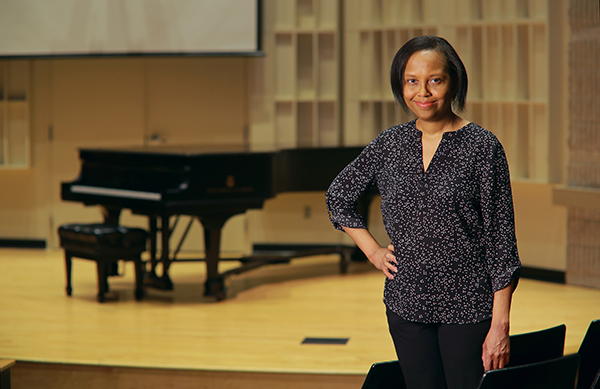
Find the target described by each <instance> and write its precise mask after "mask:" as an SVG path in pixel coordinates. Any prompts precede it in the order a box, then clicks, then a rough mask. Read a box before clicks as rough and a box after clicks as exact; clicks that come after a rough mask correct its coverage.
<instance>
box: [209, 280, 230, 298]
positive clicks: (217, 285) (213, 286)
mask: <svg viewBox="0 0 600 389" xmlns="http://www.w3.org/2000/svg"><path fill="white" fill-rule="evenodd" d="M204 295H205V296H209V297H214V298H216V299H217V301H221V300H225V298H226V297H227V293H226V292H225V280H224V279H223V278H222V277H218V278H211V279H208V280H206V282H205V283H204Z"/></svg>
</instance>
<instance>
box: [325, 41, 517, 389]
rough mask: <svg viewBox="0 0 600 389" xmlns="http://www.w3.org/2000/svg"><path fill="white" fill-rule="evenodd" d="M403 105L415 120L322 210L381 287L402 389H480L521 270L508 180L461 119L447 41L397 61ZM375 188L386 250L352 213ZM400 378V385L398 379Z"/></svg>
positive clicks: (498, 153)
mask: <svg viewBox="0 0 600 389" xmlns="http://www.w3.org/2000/svg"><path fill="white" fill-rule="evenodd" d="M391 85H392V91H393V93H394V96H395V98H396V100H397V101H398V102H399V103H400V105H401V106H402V107H403V108H404V109H405V110H410V111H412V113H413V114H414V115H415V116H416V119H415V120H412V121H410V122H407V123H404V124H401V125H396V126H393V127H391V128H389V129H387V130H385V131H383V132H382V133H381V134H380V135H379V136H378V137H377V138H376V139H375V140H373V141H372V142H371V143H370V144H369V145H368V146H367V147H366V148H365V149H364V150H363V152H362V153H361V154H360V155H359V156H358V158H356V159H355V160H354V161H353V162H351V163H350V164H349V165H348V166H347V167H346V168H345V169H344V170H342V172H341V173H340V174H339V175H338V176H337V177H336V178H335V180H334V181H333V182H332V184H331V186H330V188H329V190H328V192H327V207H328V209H329V212H330V216H331V221H332V222H333V225H334V227H336V228H337V229H339V230H342V231H345V232H346V233H347V234H348V235H349V236H350V237H351V238H352V239H353V240H354V242H355V243H356V244H357V246H358V247H359V248H360V249H361V250H362V251H363V252H364V253H365V255H366V256H367V258H368V259H369V261H370V262H371V263H372V264H373V265H374V266H375V267H376V268H377V269H379V270H381V271H382V272H383V273H384V274H385V276H386V278H387V279H386V283H385V289H384V303H385V305H386V308H387V319H388V326H389V331H390V334H391V336H392V340H393V341H394V346H395V348H396V353H397V355H398V360H399V363H400V365H401V367H402V371H403V373H404V374H403V375H404V381H405V384H406V387H407V388H409V389H410V388H441V387H448V388H465V389H466V388H475V387H477V385H478V383H479V380H480V379H481V376H482V375H483V373H484V371H486V370H492V369H497V368H501V367H503V366H504V365H505V364H506V363H507V361H508V357H509V350H510V345H509V316H510V315H509V312H510V303H511V299H512V292H513V290H514V288H515V287H516V284H517V282H518V279H519V270H520V268H521V263H520V260H519V256H518V253H517V245H516V238H515V229H514V216H513V203H512V194H511V183H510V174H509V171H508V164H507V161H506V157H505V155H504V150H503V148H502V145H501V144H500V142H499V141H498V139H497V138H496V137H495V136H494V135H493V134H492V133H491V132H489V131H487V130H485V129H483V128H481V127H480V126H478V125H477V124H475V123H469V122H468V121H466V120H464V119H463V118H461V117H460V116H458V115H457V114H456V113H455V111H454V109H453V108H455V109H456V110H457V111H460V110H462V109H463V107H464V105H465V100H466V93H467V85H468V82H467V73H466V71H465V67H464V66H463V63H462V61H461V60H460V58H459V57H458V54H457V53H456V52H455V50H454V48H452V46H451V45H450V44H449V43H448V42H447V41H446V40H444V39H443V38H440V37H435V36H421V37H417V38H414V39H412V40H410V41H408V42H407V43H406V44H405V45H404V46H402V47H401V48H400V50H399V51H398V53H397V54H396V56H395V58H394V60H393V63H392V69H391ZM371 185H376V186H377V188H378V189H379V192H380V193H381V204H382V205H381V211H382V216H383V222H384V224H385V229H386V231H387V233H388V235H389V238H390V240H391V244H390V245H389V246H387V247H381V246H380V245H379V243H378V242H377V241H376V240H375V239H374V238H373V236H372V235H371V234H370V233H369V231H368V230H367V227H366V224H365V222H364V220H363V218H362V216H361V215H360V214H359V213H358V212H357V210H356V207H355V205H356V201H357V199H358V197H359V196H360V195H361V194H362V193H363V192H364V191H365V189H366V188H368V187H369V186H371ZM399 379H402V378H399Z"/></svg>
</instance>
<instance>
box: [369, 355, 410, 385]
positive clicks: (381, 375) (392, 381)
mask: <svg viewBox="0 0 600 389" xmlns="http://www.w3.org/2000/svg"><path fill="white" fill-rule="evenodd" d="M362 389H406V386H405V384H404V375H402V369H401V368H400V363H398V361H397V360H396V361H387V362H377V363H374V364H372V365H371V368H370V369H369V372H368V373H367V377H366V378H365V381H364V382H363V385H362Z"/></svg>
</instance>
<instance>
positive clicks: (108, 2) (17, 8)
mask: <svg viewBox="0 0 600 389" xmlns="http://www.w3.org/2000/svg"><path fill="white" fill-rule="evenodd" d="M260 8H261V2H260V0H0V57H36V56H96V55H181V54H185V55H187V54H191V55H259V54H260V51H261V45H260V27H261V26H260Z"/></svg>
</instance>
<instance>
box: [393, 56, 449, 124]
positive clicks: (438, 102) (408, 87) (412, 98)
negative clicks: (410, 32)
mask: <svg viewBox="0 0 600 389" xmlns="http://www.w3.org/2000/svg"><path fill="white" fill-rule="evenodd" d="M403 81H404V101H405V102H406V105H407V106H408V108H409V109H410V110H411V111H412V112H413V113H414V114H415V116H416V117H417V118H418V119H421V120H423V121H437V120H444V119H447V118H448V117H451V116H452V115H453V114H452V87H451V82H450V75H449V74H448V71H447V70H446V58H445V57H444V55H443V54H441V53H439V52H437V51H433V50H423V51H417V52H416V53H414V54H413V55H412V56H411V57H410V58H409V59H408V61H407V62H406V67H405V69H404V80H403Z"/></svg>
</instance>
